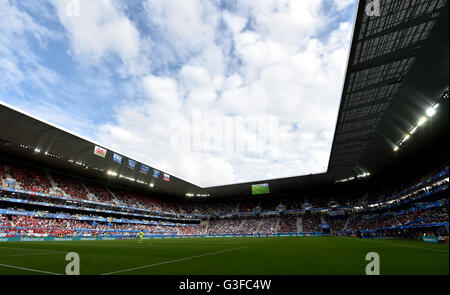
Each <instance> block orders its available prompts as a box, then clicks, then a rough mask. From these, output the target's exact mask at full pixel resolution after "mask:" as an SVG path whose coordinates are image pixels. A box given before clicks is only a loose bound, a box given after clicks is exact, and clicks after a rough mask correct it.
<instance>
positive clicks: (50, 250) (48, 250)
mask: <svg viewBox="0 0 450 295" xmlns="http://www.w3.org/2000/svg"><path fill="white" fill-rule="evenodd" d="M0 249H20V250H28V251H47V252H59V253H67V251H58V250H52V249H33V248H32V249H29V248H19V247H0Z"/></svg>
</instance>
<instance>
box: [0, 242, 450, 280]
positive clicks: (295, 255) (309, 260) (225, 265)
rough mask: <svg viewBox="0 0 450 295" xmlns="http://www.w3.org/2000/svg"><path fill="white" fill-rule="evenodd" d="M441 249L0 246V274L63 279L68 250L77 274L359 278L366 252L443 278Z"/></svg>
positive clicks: (409, 245)
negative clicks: (47, 275) (77, 258)
mask: <svg viewBox="0 0 450 295" xmlns="http://www.w3.org/2000/svg"><path fill="white" fill-rule="evenodd" d="M448 250H449V248H448V245H436V244H425V243H423V242H421V241H409V240H366V239H357V238H345V237H283V238H197V239H157V240H156V239H155V240H144V243H143V244H137V241H135V240H118V241H69V242H66V241H64V242H1V243H0V274H27V275H30V274H45V273H39V272H33V271H31V270H36V271H37V270H40V271H46V272H51V273H60V274H64V272H65V267H66V264H67V263H68V261H65V255H66V253H67V252H77V253H78V254H79V255H80V262H81V263H80V272H81V274H82V275H83V274H85V275H88V274H89V275H96V274H107V273H111V272H116V271H119V272H117V273H114V274H118V275H136V274H182V275H195V274H229V275H231V274H365V267H366V265H367V263H368V262H367V261H365V256H366V254H367V253H368V252H377V253H378V254H379V255H380V272H381V274H449V257H448V253H449V252H448ZM12 267H20V268H27V269H29V270H25V269H17V268H12ZM127 269H133V270H129V271H125V270H127Z"/></svg>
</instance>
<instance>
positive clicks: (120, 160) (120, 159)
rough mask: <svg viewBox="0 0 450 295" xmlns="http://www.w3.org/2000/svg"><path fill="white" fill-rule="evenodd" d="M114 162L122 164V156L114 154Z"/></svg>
mask: <svg viewBox="0 0 450 295" xmlns="http://www.w3.org/2000/svg"><path fill="white" fill-rule="evenodd" d="M113 161H114V162H116V163H119V164H122V156H121V155H118V154H116V153H114V156H113Z"/></svg>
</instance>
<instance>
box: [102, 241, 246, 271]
mask: <svg viewBox="0 0 450 295" xmlns="http://www.w3.org/2000/svg"><path fill="white" fill-rule="evenodd" d="M243 248H245V247H238V248H233V249H227V250H221V251H214V252H209V253H205V254H199V255H195V256H189V257H185V258H181V259H175V260H169V261H163V262H158V263H154V264H149V265H143V266H138V267H133V268H127V269H123V270H117V271H113V272H107V273H104V274H102V275H112V274H116V273H121V272H127V271H133V270H138V269H143V268H149V267H152V266H158V265H163V264H169V263H175V262H179V261H184V260H189V259H194V258H198V257H203V256H209V255H214V254H220V253H225V252H230V251H235V250H239V249H243Z"/></svg>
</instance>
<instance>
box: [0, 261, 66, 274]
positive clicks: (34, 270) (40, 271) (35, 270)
mask: <svg viewBox="0 0 450 295" xmlns="http://www.w3.org/2000/svg"><path fill="white" fill-rule="evenodd" d="M0 266H3V267H9V268H15V269H20V270H26V271H31V272H39V273H45V274H49V275H62V274H60V273H56V272H50V271H45V270H39V269H32V268H26V267H21V266H15V265H9V264H2V263H0Z"/></svg>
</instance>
